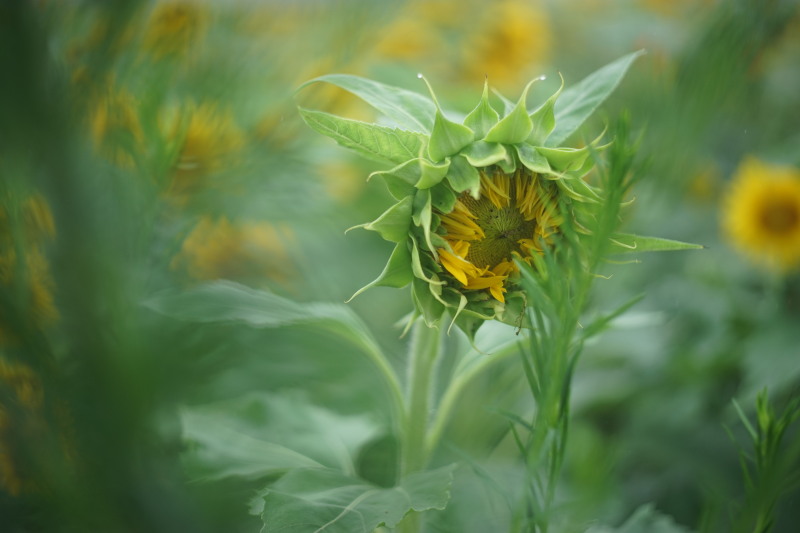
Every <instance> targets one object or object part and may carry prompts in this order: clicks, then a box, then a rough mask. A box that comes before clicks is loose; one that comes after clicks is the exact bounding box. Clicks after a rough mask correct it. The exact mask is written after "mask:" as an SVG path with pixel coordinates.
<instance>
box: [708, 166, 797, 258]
mask: <svg viewBox="0 0 800 533" xmlns="http://www.w3.org/2000/svg"><path fill="white" fill-rule="evenodd" d="M723 216H724V218H723V226H724V230H725V233H726V236H727V237H728V239H729V240H730V241H731V242H732V243H733V244H734V245H735V246H736V247H737V248H738V249H739V250H741V251H742V252H744V253H746V254H747V255H748V256H750V257H751V258H753V259H754V260H755V261H757V262H759V263H762V264H764V265H766V266H768V267H770V268H773V269H775V270H778V271H788V270H791V269H793V268H797V267H800V169H797V168H792V167H789V166H779V165H773V164H769V163H765V162H763V161H761V160H758V159H756V158H753V157H750V158H748V159H746V160H745V161H744V162H743V163H742V164H741V165H740V166H739V170H738V171H737V173H736V175H735V176H734V178H733V182H732V183H731V185H730V190H729V192H728V194H727V196H726V198H725V202H724V205H723Z"/></svg>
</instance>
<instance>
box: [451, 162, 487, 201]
mask: <svg viewBox="0 0 800 533" xmlns="http://www.w3.org/2000/svg"><path fill="white" fill-rule="evenodd" d="M447 181H449V182H450V185H451V186H452V187H453V190H454V191H456V192H464V191H467V190H468V191H470V193H471V194H472V196H475V197H477V196H478V195H479V194H480V188H481V175H480V173H479V172H478V169H476V168H475V167H473V166H472V165H470V164H469V161H467V159H466V158H464V157H462V156H456V157H454V158H453V159H452V160H451V161H450V170H449V171H448V172H447Z"/></svg>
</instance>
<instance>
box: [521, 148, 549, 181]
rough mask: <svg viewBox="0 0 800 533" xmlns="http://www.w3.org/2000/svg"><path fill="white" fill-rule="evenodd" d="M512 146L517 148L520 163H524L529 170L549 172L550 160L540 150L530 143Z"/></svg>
mask: <svg viewBox="0 0 800 533" xmlns="http://www.w3.org/2000/svg"><path fill="white" fill-rule="evenodd" d="M514 148H516V150H517V156H518V157H519V161H520V163H522V164H523V165H525V166H526V167H527V168H528V169H529V170H531V171H533V172H538V173H540V174H548V173H550V172H551V168H550V162H549V161H548V160H547V158H546V157H545V156H544V155H542V154H541V152H539V151H538V150H537V149H536V148H534V147H533V146H531V145H530V144H516V145H514Z"/></svg>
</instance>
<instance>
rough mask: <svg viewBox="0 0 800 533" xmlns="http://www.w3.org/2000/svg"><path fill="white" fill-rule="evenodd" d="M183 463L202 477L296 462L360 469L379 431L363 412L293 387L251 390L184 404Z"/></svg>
mask: <svg viewBox="0 0 800 533" xmlns="http://www.w3.org/2000/svg"><path fill="white" fill-rule="evenodd" d="M180 419H181V425H182V429H183V438H184V440H185V441H187V442H188V447H187V451H186V452H184V454H183V456H182V462H183V464H184V467H185V468H186V470H187V471H188V472H190V474H191V475H192V476H194V477H195V478H197V479H203V480H217V479H225V478H231V477H239V478H244V479H258V478H261V477H264V476H269V475H273V474H276V473H283V472H286V471H287V470H290V469H295V468H322V467H323V466H327V467H331V468H337V469H341V470H343V471H347V472H354V471H355V464H354V461H355V457H356V455H357V452H358V450H359V448H360V447H361V446H362V445H363V444H364V443H366V442H367V441H368V440H370V439H371V438H373V437H374V436H375V435H376V434H377V433H378V427H377V426H376V425H375V424H374V423H372V422H370V421H368V419H367V418H366V417H363V416H341V415H338V414H335V413H332V412H330V411H328V410H326V409H324V408H321V407H317V406H314V405H312V404H310V403H309V402H308V400H307V398H306V397H305V396H304V395H302V394H300V393H294V392H288V393H287V392H284V393H283V394H282V395H269V394H265V393H250V394H247V395H245V396H243V397H240V398H236V399H233V400H225V401H223V402H217V403H213V404H205V405H199V406H193V407H185V408H183V409H182V410H181V413H180Z"/></svg>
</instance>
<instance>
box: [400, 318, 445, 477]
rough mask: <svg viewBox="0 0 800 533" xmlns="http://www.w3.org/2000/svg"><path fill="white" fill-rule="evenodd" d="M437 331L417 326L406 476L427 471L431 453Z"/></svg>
mask: <svg viewBox="0 0 800 533" xmlns="http://www.w3.org/2000/svg"><path fill="white" fill-rule="evenodd" d="M439 336H440V332H439V330H438V329H435V328H429V327H428V326H426V325H425V323H424V322H422V321H419V322H417V324H415V326H414V333H413V337H412V339H411V353H410V361H409V375H408V404H407V411H406V420H405V426H404V428H403V437H402V442H403V446H402V451H401V458H400V475H401V476H407V475H408V474H412V473H414V472H418V471H420V470H422V469H423V468H425V464H426V463H427V460H428V453H427V450H426V448H425V437H426V435H427V431H428V414H429V411H430V407H429V402H430V396H431V382H432V379H433V368H434V365H435V363H436V359H437V356H438V355H439V344H440V343H439Z"/></svg>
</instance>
